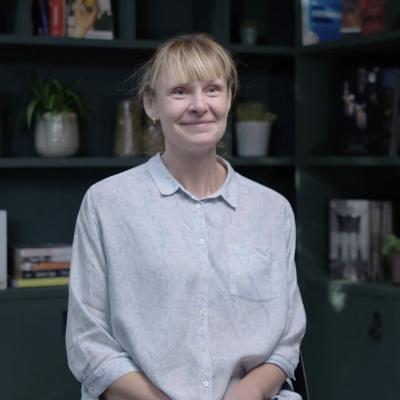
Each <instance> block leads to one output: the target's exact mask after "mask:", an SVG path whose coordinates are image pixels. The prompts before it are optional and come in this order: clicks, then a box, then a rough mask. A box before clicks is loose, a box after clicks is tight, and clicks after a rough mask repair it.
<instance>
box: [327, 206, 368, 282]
mask: <svg viewBox="0 0 400 400" xmlns="http://www.w3.org/2000/svg"><path fill="white" fill-rule="evenodd" d="M329 206H330V207H329V211H330V241H329V242H330V256H329V266H330V273H331V276H332V277H333V278H344V279H349V280H353V281H363V280H368V279H369V278H370V271H371V265H370V226H369V225H370V216H369V214H370V204H369V201H368V200H365V199H331V200H330V202H329Z"/></svg>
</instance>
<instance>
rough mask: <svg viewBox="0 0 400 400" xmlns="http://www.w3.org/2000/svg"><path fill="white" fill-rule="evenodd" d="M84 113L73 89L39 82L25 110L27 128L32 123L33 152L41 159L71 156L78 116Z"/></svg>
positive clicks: (58, 83) (54, 82) (76, 139)
mask: <svg viewBox="0 0 400 400" xmlns="http://www.w3.org/2000/svg"><path fill="white" fill-rule="evenodd" d="M87 111H88V108H87V106H86V105H85V104H84V103H83V101H82V99H81V98H80V96H79V95H78V94H77V93H76V92H75V90H74V85H67V84H64V83H62V82H61V81H59V80H57V79H51V80H48V81H45V80H43V79H39V80H38V82H37V84H36V85H35V86H34V87H32V97H31V99H30V101H29V103H28V105H27V107H26V110H25V117H26V121H27V124H28V128H29V129H30V128H31V126H32V124H33V123H34V132H35V149H36V151H37V152H38V153H39V154H40V155H41V156H43V157H67V156H71V155H74V154H75V153H76V152H77V151H78V149H79V127H78V116H86V115H87Z"/></svg>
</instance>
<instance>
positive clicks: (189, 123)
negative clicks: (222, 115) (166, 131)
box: [181, 121, 214, 125]
mask: <svg viewBox="0 0 400 400" xmlns="http://www.w3.org/2000/svg"><path fill="white" fill-rule="evenodd" d="M212 123H214V121H192V122H181V125H206V124H212Z"/></svg>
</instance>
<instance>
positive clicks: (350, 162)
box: [296, 156, 400, 167]
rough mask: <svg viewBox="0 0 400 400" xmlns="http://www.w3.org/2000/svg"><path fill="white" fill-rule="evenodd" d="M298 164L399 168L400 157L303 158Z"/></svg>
mask: <svg viewBox="0 0 400 400" xmlns="http://www.w3.org/2000/svg"><path fill="white" fill-rule="evenodd" d="M296 164H298V165H300V166H307V167H308V166H310V167H398V166H400V157H384V156H382V157H364V156H360V157H345V156H341V157H340V156H320V157H302V158H298V159H297V161H296Z"/></svg>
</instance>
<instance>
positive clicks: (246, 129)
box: [235, 102, 276, 157]
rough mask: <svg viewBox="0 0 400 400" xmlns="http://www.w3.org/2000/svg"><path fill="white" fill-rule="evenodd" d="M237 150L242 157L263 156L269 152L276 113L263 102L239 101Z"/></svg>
mask: <svg viewBox="0 0 400 400" xmlns="http://www.w3.org/2000/svg"><path fill="white" fill-rule="evenodd" d="M235 116H236V123H235V130H236V142H237V146H236V150H237V154H238V155H239V156H241V157H262V156H265V155H267V153H268V145H269V137H270V132H271V125H272V123H273V122H274V121H275V119H276V114H273V113H271V112H270V111H267V110H266V108H265V106H264V105H263V104H262V103H258V102H249V103H239V104H238V105H237V107H236V110H235Z"/></svg>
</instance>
